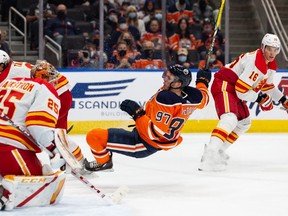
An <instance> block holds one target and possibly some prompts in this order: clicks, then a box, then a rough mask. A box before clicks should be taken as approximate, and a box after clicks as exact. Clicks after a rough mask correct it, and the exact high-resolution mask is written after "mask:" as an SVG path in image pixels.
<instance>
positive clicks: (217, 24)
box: [204, 0, 225, 69]
mask: <svg viewBox="0 0 288 216" xmlns="http://www.w3.org/2000/svg"><path fill="white" fill-rule="evenodd" d="M224 5H225V0H222V1H221V5H220V9H219V12H218V15H217V20H216V24H215V26H214V34H213V37H212V42H211V45H210V48H209V50H208V54H207V56H206V64H205V68H204V69H208V68H209V60H210V58H211V55H212V53H213V48H214V44H215V40H216V35H217V33H218V30H219V27H220V22H221V17H222V12H223V9H224Z"/></svg>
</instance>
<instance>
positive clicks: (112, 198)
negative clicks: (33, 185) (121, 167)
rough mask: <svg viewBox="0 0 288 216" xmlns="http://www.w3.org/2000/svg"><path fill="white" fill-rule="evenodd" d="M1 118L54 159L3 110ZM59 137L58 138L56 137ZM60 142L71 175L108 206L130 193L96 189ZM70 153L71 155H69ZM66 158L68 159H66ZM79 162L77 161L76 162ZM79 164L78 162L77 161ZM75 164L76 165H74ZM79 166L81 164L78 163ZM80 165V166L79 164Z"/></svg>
mask: <svg viewBox="0 0 288 216" xmlns="http://www.w3.org/2000/svg"><path fill="white" fill-rule="evenodd" d="M0 117H1V118H3V119H4V120H6V121H7V122H8V123H9V124H10V125H11V126H12V127H14V128H16V129H17V130H18V131H20V132H21V133H22V134H23V135H24V136H26V137H27V138H28V139H29V140H30V141H31V142H33V143H34V144H35V145H37V146H38V147H39V148H41V149H42V150H43V151H45V152H46V153H47V154H48V155H49V156H50V157H53V156H54V154H53V153H52V152H50V151H49V150H48V149H46V148H45V147H44V146H42V145H41V144H39V143H37V142H36V140H35V139H34V138H33V137H32V135H31V134H30V133H29V132H28V131H26V130H23V129H21V127H20V126H19V125H17V124H15V123H14V121H12V120H11V119H10V118H9V117H8V116H7V115H5V114H4V113H3V112H2V111H1V110H0ZM56 137H58V136H56ZM58 138H59V137H58ZM59 140H60V142H58V144H56V146H57V148H58V149H60V154H61V153H62V154H63V155H62V157H63V158H64V160H65V161H66V162H67V164H68V165H69V166H70V167H71V169H72V170H71V174H72V175H73V176H75V177H76V178H77V179H78V180H80V181H81V182H82V183H84V184H85V185H86V186H87V187H89V188H90V189H92V190H93V191H94V192H96V194H97V195H98V196H99V197H100V198H102V199H103V200H104V201H105V202H106V203H107V204H109V205H112V204H118V203H119V202H120V201H121V200H122V199H123V198H124V196H125V195H126V194H127V192H128V191H129V189H128V187H126V186H121V187H119V188H118V189H117V190H116V191H115V192H114V193H112V194H111V195H107V194H105V193H103V192H102V191H101V190H100V189H98V188H97V187H95V186H94V185H93V184H92V183H91V182H89V181H88V180H87V179H86V178H85V177H84V176H83V175H81V174H80V173H79V172H78V171H77V169H75V167H76V168H78V165H77V163H76V162H75V161H74V162H71V158H69V157H67V155H69V156H70V157H71V155H70V154H71V153H70V152H69V151H68V149H67V146H65V143H63V140H62V139H61V138H59ZM64 151H66V153H63V152H64ZM68 152H69V153H68ZM65 157H66V158H65ZM73 158H74V160H76V158H75V157H73ZM72 160H73V159H72ZM76 161H77V160H76ZM77 162H78V161H77ZM74 163H75V164H74ZM78 164H79V162H78ZM79 165H80V164H79Z"/></svg>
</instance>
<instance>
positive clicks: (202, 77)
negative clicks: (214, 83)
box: [196, 69, 211, 88]
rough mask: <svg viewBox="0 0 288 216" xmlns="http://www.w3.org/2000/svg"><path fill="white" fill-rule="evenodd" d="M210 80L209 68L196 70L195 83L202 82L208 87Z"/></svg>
mask: <svg viewBox="0 0 288 216" xmlns="http://www.w3.org/2000/svg"><path fill="white" fill-rule="evenodd" d="M210 80H211V71H210V70H209V69H201V70H199V71H198V72H197V75H196V85H197V83H199V82H202V83H204V84H205V85H206V86H207V88H208V86H209V82H210Z"/></svg>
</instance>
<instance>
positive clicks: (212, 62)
mask: <svg viewBox="0 0 288 216" xmlns="http://www.w3.org/2000/svg"><path fill="white" fill-rule="evenodd" d="M208 61H209V63H208V68H209V69H220V68H221V67H223V64H222V62H221V61H219V60H218V59H217V58H216V53H213V54H212V55H211V57H210V58H209V60H208ZM205 65H206V59H203V60H201V61H200V62H199V65H198V69H203V68H204V67H205Z"/></svg>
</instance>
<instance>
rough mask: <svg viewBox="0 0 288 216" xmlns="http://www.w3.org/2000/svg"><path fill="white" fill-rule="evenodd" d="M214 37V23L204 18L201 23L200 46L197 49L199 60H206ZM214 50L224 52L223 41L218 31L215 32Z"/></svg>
mask: <svg viewBox="0 0 288 216" xmlns="http://www.w3.org/2000/svg"><path fill="white" fill-rule="evenodd" d="M213 35H214V23H213V22H212V21H211V20H210V19H209V18H205V19H204V22H203V31H202V36H201V46H199V47H198V52H199V53H200V57H201V59H205V58H206V53H207V51H208V50H209V49H210V45H211V43H212V39H213ZM214 49H216V50H222V51H224V50H225V49H224V39H223V35H222V33H221V31H220V30H218V31H217V34H216V38H215V43H214Z"/></svg>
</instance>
